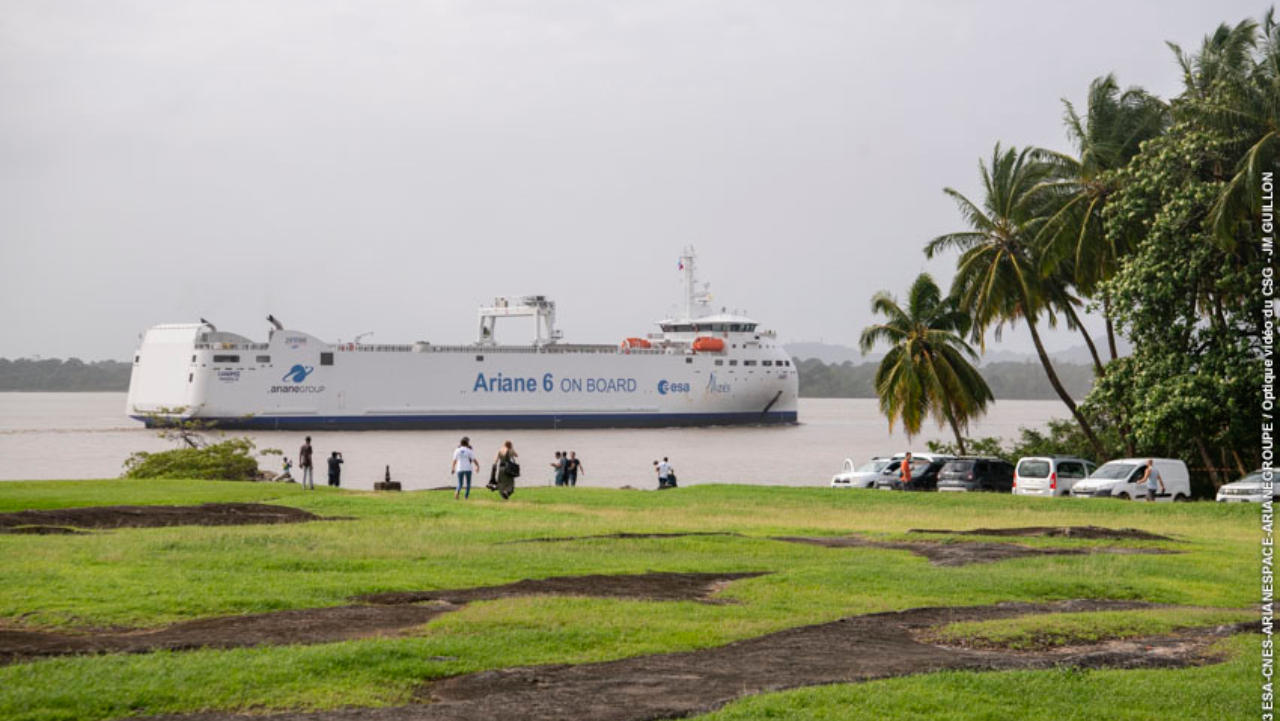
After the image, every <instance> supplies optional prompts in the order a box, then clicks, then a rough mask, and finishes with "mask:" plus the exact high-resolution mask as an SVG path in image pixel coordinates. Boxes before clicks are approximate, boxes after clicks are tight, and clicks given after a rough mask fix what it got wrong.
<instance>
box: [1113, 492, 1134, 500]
mask: <svg viewBox="0 0 1280 721" xmlns="http://www.w3.org/2000/svg"><path fill="white" fill-rule="evenodd" d="M1112 498H1119V499H1120V500H1122V501H1131V500H1133V498H1132V497H1130V496H1129V494H1128V493H1119V494H1116V495H1115V496H1112Z"/></svg>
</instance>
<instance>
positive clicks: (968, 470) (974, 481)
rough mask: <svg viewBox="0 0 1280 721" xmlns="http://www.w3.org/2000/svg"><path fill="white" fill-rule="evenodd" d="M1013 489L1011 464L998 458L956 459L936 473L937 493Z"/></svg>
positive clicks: (1004, 490)
mask: <svg viewBox="0 0 1280 721" xmlns="http://www.w3.org/2000/svg"><path fill="white" fill-rule="evenodd" d="M1012 489H1013V464H1011V463H1009V462H1008V461H1003V460H1000V459H999V458H957V459H955V460H951V461H947V462H946V463H945V464H943V466H942V470H941V471H939V472H938V490H939V491H994V492H998V493H1008V492H1009V491H1011V490H1012Z"/></svg>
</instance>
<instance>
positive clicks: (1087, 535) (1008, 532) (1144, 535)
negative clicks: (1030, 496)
mask: <svg viewBox="0 0 1280 721" xmlns="http://www.w3.org/2000/svg"><path fill="white" fill-rule="evenodd" d="M907 533H942V534H947V535H951V536H1004V537H1015V538H1036V537H1039V538H1082V539H1087V540H1107V541H1174V540H1177V539H1173V538H1169V537H1168V536H1161V535H1160V534H1158V533H1148V532H1147V531H1143V530H1139V529H1137V528H1104V527H1102V526H1022V527H1018V528H975V529H973V530H972V531H948V530H931V529H927V528H913V529H911V530H910V531H907Z"/></svg>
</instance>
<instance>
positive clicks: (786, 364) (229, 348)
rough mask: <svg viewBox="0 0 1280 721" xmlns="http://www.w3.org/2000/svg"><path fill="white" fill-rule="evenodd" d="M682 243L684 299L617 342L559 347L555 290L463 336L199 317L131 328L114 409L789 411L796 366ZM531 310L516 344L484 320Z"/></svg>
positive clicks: (608, 415)
mask: <svg viewBox="0 0 1280 721" xmlns="http://www.w3.org/2000/svg"><path fill="white" fill-rule="evenodd" d="M695 262H696V256H695V254H694V252H693V249H692V248H689V249H686V250H685V252H684V255H683V256H682V257H681V260H680V267H681V270H682V271H683V273H684V285H685V298H684V301H685V308H684V311H683V312H682V313H677V314H674V315H673V317H671V318H668V319H665V320H663V321H660V322H659V324H658V325H659V332H656V333H649V334H645V335H643V336H637V337H629V338H626V339H625V340H623V341H622V342H621V343H620V344H617V345H580V344H570V343H564V342H563V340H562V337H561V333H560V331H558V330H557V329H556V328H555V302H554V301H552V300H550V299H549V298H547V297H545V296H519V297H504V298H497V299H495V301H494V303H493V304H492V305H488V306H485V307H482V308H481V309H480V312H479V333H478V337H477V339H476V342H475V343H473V344H469V345H435V344H432V343H427V342H418V343H413V344H408V345H380V344H364V343H358V342H356V343H336V344H335V343H328V342H325V341H323V340H321V339H319V338H317V337H315V336H312V335H310V334H308V333H305V332H302V331H298V330H292V329H289V328H286V327H284V326H283V325H282V324H280V323H279V322H278V321H276V320H275V319H274V318H270V319H269V320H271V322H272V324H273V326H274V327H273V328H272V329H271V330H270V331H269V335H268V339H267V342H265V343H259V342H255V341H253V340H251V339H250V338H247V337H245V336H242V335H239V334H236V333H228V332H226V331H220V330H218V329H217V328H216V327H214V326H213V325H212V324H210V323H207V322H200V323H185V324H167V325H159V326H154V327H152V328H150V329H148V330H147V332H146V334H145V335H144V337H143V341H142V344H141V346H140V347H139V349H138V352H137V354H136V355H135V357H134V362H133V373H132V377H131V379H130V384H129V398H128V412H129V415H130V416H132V417H133V418H135V419H138V420H141V421H143V422H145V423H147V424H148V425H159V424H164V423H169V422H172V421H173V420H175V419H176V418H199V419H203V420H208V421H211V422H213V423H215V424H216V425H217V427H219V428H258V429H298V430H302V429H390V428H441V429H445V428H582V427H661V426H701V425H734V424H752V425H754V424H780V423H795V422H796V421H797V402H796V399H797V390H798V376H797V371H796V368H795V366H794V364H793V363H792V362H791V358H790V357H789V356H788V355H787V354H786V352H785V351H784V350H783V349H782V347H781V346H780V345H779V344H778V343H777V338H776V335H775V334H774V333H773V332H772V331H767V330H763V329H761V328H760V326H759V324H758V323H757V322H756V321H754V320H752V319H750V318H747V317H745V316H742V315H738V314H733V313H726V312H720V313H711V312H709V310H708V305H709V302H710V297H709V296H708V295H707V294H706V288H705V286H700V285H699V284H698V282H697V278H696V275H695ZM508 318H531V319H533V323H534V334H533V339H532V340H531V342H529V343H528V344H521V345H503V344H499V343H498V341H497V326H498V321H499V320H502V319H508Z"/></svg>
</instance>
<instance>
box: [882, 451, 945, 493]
mask: <svg viewBox="0 0 1280 721" xmlns="http://www.w3.org/2000/svg"><path fill="white" fill-rule="evenodd" d="M911 460H912V461H913V463H912V464H911V483H909V484H905V485H904V484H903V483H902V480H901V479H900V478H898V468H899V467H900V466H901V465H902V461H897V462H895V463H890V464H889V467H886V468H885V469H884V470H883V471H881V472H880V477H879V478H877V479H876V488H879V489H880V490H882V491H936V490H938V472H939V471H941V470H942V467H943V466H944V465H946V461H942V460H937V461H931V462H929V464H928V465H925V463H924V462H923V461H918V460H917V459H916V457H914V456H913V457H912V459H911ZM890 469H892V470H890Z"/></svg>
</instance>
